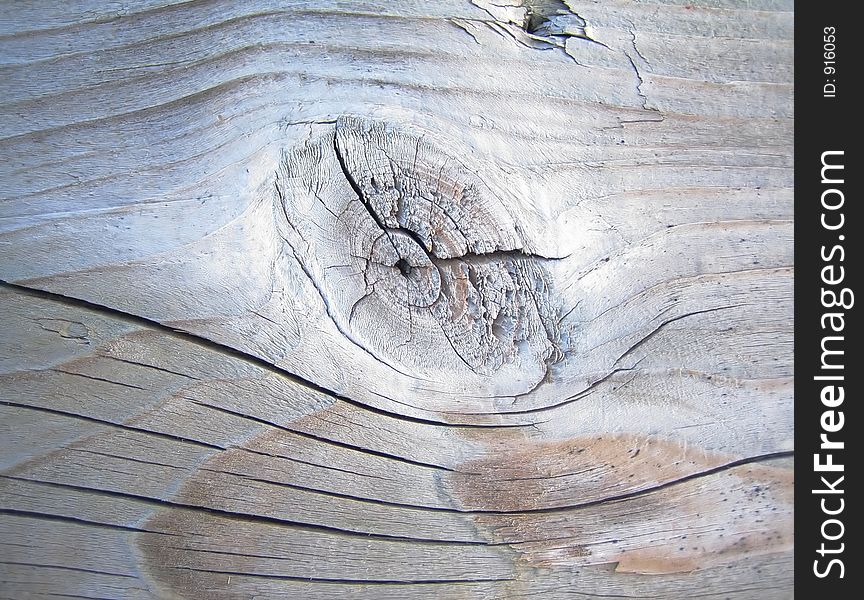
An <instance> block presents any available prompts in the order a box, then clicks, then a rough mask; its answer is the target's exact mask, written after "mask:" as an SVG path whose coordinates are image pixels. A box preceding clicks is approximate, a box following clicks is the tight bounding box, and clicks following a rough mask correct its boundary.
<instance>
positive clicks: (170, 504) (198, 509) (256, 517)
mask: <svg viewBox="0 0 864 600" xmlns="http://www.w3.org/2000/svg"><path fill="white" fill-rule="evenodd" d="M0 479H8V480H11V481H20V482H26V483H31V484H37V485H42V486H46V487H51V488H59V489H66V490H76V491H79V492H84V493H88V494H97V495H100V496H107V497H111V498H121V499H126V500H132V501H135V502H141V503H144V504H148V505H150V506H159V507H163V508H172V509H179V510H188V511H190V512H195V513H198V514H207V515H213V516H216V517H221V518H226V519H236V520H238V521H246V522H251V523H263V524H268V525H276V526H281V527H291V528H294V529H300V530H305V531H318V532H323V533H327V534H331V535H333V534H336V535H341V536H345V537H359V538H361V539H364V540H368V539H374V540H386V541H391V542H401V543H411V544H424V545H425V544H429V545H437V546H503V545H506V542H487V541H470V540H446V539H445V540H439V539H431V538H424V537H413V536H408V535H398V534H386V533H372V532H366V531H357V530H354V529H346V528H343V527H339V526H337V525H323V524H318V523H307V522H304V521H297V520H293V519H289V518H282V517H276V516H269V515H261V514H257V513H252V512H239V511H235V510H230V509H226V508H215V507H212V506H207V505H203V504H189V503H186V502H182V501H179V500H174V499H168V498H161V497H157V496H148V495H144V494H138V493H133V492H124V491H119V490H110V489H102V488H96V487H89V486H86V485H81V484H76V483H68V482H58V481H48V480H44V479H32V478H30V477H19V476H17V475H4V474H0ZM3 512H4V509H0V514H2V513H3ZM9 512H12V511H9ZM14 512H24V511H14ZM27 512H29V511H27ZM30 514H31V515H32V516H34V517H39V518H43V519H53V520H63V521H73V520H74V521H76V522H80V523H82V524H92V525H93V526H97V527H98V526H102V527H108V528H112V529H117V528H122V529H124V530H132V531H139V532H141V531H146V532H147V533H153V534H157V535H165V536H171V537H184V533H186V532H181V533H167V532H161V531H151V530H142V529H138V528H131V527H129V526H123V525H114V524H111V523H105V524H103V523H99V522H92V521H91V522H88V521H85V520H83V519H79V518H76V517H64V516H61V515H51V514H45V513H36V512H32V513H30Z"/></svg>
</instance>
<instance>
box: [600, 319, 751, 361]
mask: <svg viewBox="0 0 864 600" xmlns="http://www.w3.org/2000/svg"><path fill="white" fill-rule="evenodd" d="M741 306H744V305H743V304H730V305H729V306H717V307H715V308H706V309H704V310H695V311H693V312H688V313H684V314H683V315H678V316H677V317H672V318H671V319H666V320H665V321H663V322H662V323H660V324H659V325H657V327H655V328H654V329H652V330H651V331H650V332H648V333H647V334H646V335H644V336H643V337H642V338H641V339H639V341H638V342H636V343H634V344H633V345H632V346H630V347H629V348H628V349H627V350H625V351H624V353H623V354H621V356H619V357H618V358H617V359H616V360H615V362H614V363H612V366H613V367H614V366H615V365H617V364H618V363H619V362H621V359H623V358H624V357H625V356H627V355H628V354H630V353H632V352H633V351H634V350H636V348H638V347H640V346H641V345H642V344H644V343H645V342H647V341H648V340H650V339H651V338H652V337H654V336H655V335H657V334H658V333H660V331H661V330H662V329H663V328H664V327H666V326H667V325H669V324H670V323H674V322H675V321H680V320H681V319H686V318H687V317H692V316H695V315H703V314H705V313H712V312H717V311H721V310H728V309H730V308H739V307H741Z"/></svg>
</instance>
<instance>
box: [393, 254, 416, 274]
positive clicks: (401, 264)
mask: <svg viewBox="0 0 864 600" xmlns="http://www.w3.org/2000/svg"><path fill="white" fill-rule="evenodd" d="M394 266H395V267H396V268H397V269H399V272H400V273H402V274H403V275H404V276H405V277H408V275H410V274H411V271H413V270H414V267H412V266H411V265H409V264H408V261H407V260H405V259H404V258H400V259H399V260H397V261H396V264H395V265H394Z"/></svg>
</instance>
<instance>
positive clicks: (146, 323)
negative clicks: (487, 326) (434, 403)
mask: <svg viewBox="0 0 864 600" xmlns="http://www.w3.org/2000/svg"><path fill="white" fill-rule="evenodd" d="M0 288H4V289H8V290H12V291H15V292H18V293H21V294H24V295H27V296H30V297H34V298H39V299H42V300H49V301H52V302H57V303H60V304H65V305H66V306H74V307H76V308H83V309H86V310H90V311H94V312H97V313H100V314H103V315H108V316H111V317H114V318H117V319H120V320H122V321H125V322H127V323H133V324H135V325H138V326H141V327H146V328H147V329H151V330H156V331H160V332H162V333H165V334H167V335H170V336H172V337H174V338H177V339H181V340H183V341H185V342H189V343H191V344H195V345H196V346H199V347H202V348H206V349H207V350H211V351H213V352H216V353H219V354H222V355H224V356H228V357H231V358H234V359H237V360H241V361H244V362H246V363H249V364H252V365H255V366H256V367H258V368H260V369H262V370H264V371H267V372H269V373H272V374H274V375H277V376H279V377H283V378H285V379H288V380H289V381H291V382H293V383H296V384H299V385H302V386H303V387H306V388H308V389H310V390H312V391H314V392H318V393H319V394H324V395H326V396H329V397H331V398H335V399H336V400H341V401H342V402H345V403H346V404H349V405H351V406H354V407H356V408H359V409H361V410H365V411H368V412H372V413H375V414H378V415H381V416H385V417H389V418H393V419H400V420H403V421H409V422H412V423H419V424H422V425H435V426H439V427H450V428H454V429H460V428H461V429H496V428H508V429H512V428H518V427H531V425H498V424H479V423H451V422H448V421H445V420H443V419H427V418H423V417H416V416H412V415H405V414H401V413H397V412H395V411H391V410H387V409H385V408H380V407H377V406H371V405H369V404H366V403H364V402H360V401H359V400H354V399H353V398H350V397H348V396H345V395H344V394H340V393H339V392H336V391H335V390H331V389H329V388H327V387H325V386H323V385H321V384H319V383H315V382H314V381H312V380H309V379H306V378H305V377H303V376H302V375H298V374H296V373H293V372H291V371H288V370H287V369H285V368H283V367H280V366H278V365H276V364H275V363H272V362H269V361H267V360H265V359H263V358H260V357H258V356H255V355H254V354H250V353H249V352H246V351H243V350H240V349H238V348H234V347H233V346H228V345H226V344H223V343H221V342H217V341H215V340H211V339H209V338H206V337H202V336H200V335H198V334H195V333H191V332H189V331H186V330H184V329H178V328H175V327H171V326H170V325H165V324H164V323H161V322H159V321H156V320H155V319H150V318H147V317H142V316H140V315H136V314H133V313H128V312H125V311H122V310H120V309H117V308H112V307H110V306H106V305H104V304H98V303H96V302H91V301H89V300H84V299H82V298H76V297H74V296H67V295H64V294H60V293H58V292H49V291H47V290H42V289H39V288H31V287H27V286H26V285H21V284H17V283H10V282H8V281H5V280H2V279H0Z"/></svg>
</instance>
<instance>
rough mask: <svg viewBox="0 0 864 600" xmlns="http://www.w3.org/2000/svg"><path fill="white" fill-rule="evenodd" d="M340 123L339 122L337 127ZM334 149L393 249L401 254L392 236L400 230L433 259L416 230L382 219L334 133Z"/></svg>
mask: <svg viewBox="0 0 864 600" xmlns="http://www.w3.org/2000/svg"><path fill="white" fill-rule="evenodd" d="M338 127H339V125H338V124H337V128H338ZM333 151H334V152H335V153H336V160H337V161H338V162H339V168H341V169H342V174H343V175H344V176H345V179H346V180H347V181H348V185H350V186H351V189H352V190H354V193H355V194H356V195H357V199H358V200H360V203H361V204H362V205H363V207H364V208H365V209H366V212H368V213H369V216H371V217H372V220H373V221H375V224H376V225H378V228H379V229H380V230H381V231H383V232H384V234H385V235H386V236H387V239H388V240H389V241H390V245H391V246H393V251H394V252H396V255H397V256H400V253H399V250H398V249H397V248H396V244H395V243H394V242H393V238H392V237H391V236H390V233H391V232H392V231H400V232H402V233H404V234H405V235H407V236H408V237H410V238H411V239H412V240H414V242H415V243H416V244H417V245H418V246H420V248H422V249H423V251H424V252H425V253H426V256H428V257H429V259H430V260H431V259H432V257H431V255H430V254H429V252H430V250H431V249H430V248H428V247H427V246H426V242H424V241H423V240H422V239H421V238H420V236H419V235H417V232H416V231H413V230H411V229H408V228H407V227H396V228H394V227H388V226H387V225H386V224H385V223H384V222H383V221H382V220H381V216H380V215H379V214H378V211H376V210H375V208H374V207H373V206H372V204H371V203H370V202H369V198H367V197H366V194H365V193H364V192H363V190H362V189H361V188H360V184H359V183H357V180H356V179H355V178H354V175H352V174H351V171H350V170H349V169H348V165H347V164H346V162H345V156H344V155H343V154H342V150H341V149H340V148H339V137H338V135H336V134H335V133H334V135H333Z"/></svg>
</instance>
